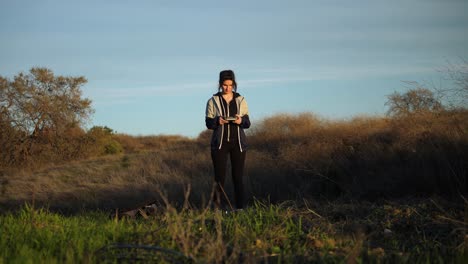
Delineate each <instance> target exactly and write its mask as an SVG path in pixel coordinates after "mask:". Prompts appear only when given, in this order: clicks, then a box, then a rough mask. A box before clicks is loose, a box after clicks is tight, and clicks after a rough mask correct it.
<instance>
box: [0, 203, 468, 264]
mask: <svg viewBox="0 0 468 264" xmlns="http://www.w3.org/2000/svg"><path fill="white" fill-rule="evenodd" d="M441 206H442V202H440V201H435V200H431V199H429V200H423V201H415V202H412V204H411V205H409V204H407V203H395V202H392V203H384V204H381V205H378V204H374V203H372V204H370V203H365V202H360V203H351V202H346V203H343V202H321V203H318V202H315V203H313V204H311V202H308V203H304V204H302V205H300V206H299V205H298V203H297V202H287V203H282V204H277V205H273V204H269V203H262V202H259V201H256V202H255V203H254V204H253V205H251V206H250V207H248V208H247V209H245V210H243V211H240V212H228V213H226V212H225V211H219V210H211V209H176V208H174V207H172V206H168V207H166V208H161V209H160V210H159V212H158V213H156V214H154V215H150V216H149V217H148V218H147V219H144V218H140V219H125V218H124V219H116V218H110V217H109V214H107V213H104V212H82V213H79V214H76V215H73V216H64V215H61V214H57V213H54V212H50V211H48V210H46V209H35V208H33V207H32V206H28V205H26V206H24V207H22V208H21V209H20V210H19V211H17V212H9V213H5V214H3V215H0V226H1V235H0V263H114V262H137V261H141V262H150V261H155V262H166V263H190V262H192V263H220V262H225V263H234V262H238V261H241V262H247V263H258V262H268V263H301V262H303V263H309V262H323V263H345V262H349V263H466V261H467V260H468V254H467V253H468V252H467V248H466V247H467V244H466V223H464V222H463V221H459V220H460V217H462V215H463V212H462V211H460V210H458V209H459V207H457V205H450V204H449V205H448V206H447V204H443V207H441ZM438 207H440V209H439V208H438ZM442 208H444V209H442ZM442 210H443V211H442ZM385 229H388V230H391V233H390V234H385V233H384V230H385Z"/></svg>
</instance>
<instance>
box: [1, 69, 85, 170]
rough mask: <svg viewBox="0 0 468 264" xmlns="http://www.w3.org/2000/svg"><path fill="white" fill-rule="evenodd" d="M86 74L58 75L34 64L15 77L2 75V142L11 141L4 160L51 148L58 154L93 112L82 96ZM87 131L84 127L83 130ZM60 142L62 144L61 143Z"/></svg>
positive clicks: (13, 160) (26, 157) (9, 160)
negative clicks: (25, 72) (73, 75)
mask: <svg viewBox="0 0 468 264" xmlns="http://www.w3.org/2000/svg"><path fill="white" fill-rule="evenodd" d="M86 82H87V80H86V79H85V78H84V77H65V76H55V75H54V73H53V72H52V71H51V70H49V69H47V68H32V69H31V70H30V71H29V73H27V74H24V73H19V74H18V75H16V76H14V78H13V79H12V80H10V79H8V78H5V77H2V76H0V113H1V116H0V122H1V127H2V128H1V132H2V135H1V139H0V141H1V142H5V141H7V142H9V144H8V146H4V147H5V149H8V151H9V153H8V155H9V156H10V158H8V159H7V161H5V160H3V161H4V163H5V162H6V163H20V162H22V161H24V160H26V159H28V158H29V157H31V156H32V155H33V154H38V153H40V152H42V151H44V148H42V147H40V146H43V145H45V144H46V145H48V146H49V148H48V149H49V150H50V151H52V152H54V153H55V154H57V155H59V154H60V153H59V152H60V151H63V150H64V149H66V146H63V143H64V142H66V141H67V140H66V139H67V136H69V135H70V131H72V130H74V129H75V130H76V129H78V130H80V128H81V126H82V125H83V124H84V122H86V120H87V119H88V118H89V116H90V115H91V113H92V112H93V110H92V108H91V100H89V99H87V98H82V91H81V86H82V85H84V84H85V83H86ZM82 134H84V131H83V132H82ZM59 143H60V144H59Z"/></svg>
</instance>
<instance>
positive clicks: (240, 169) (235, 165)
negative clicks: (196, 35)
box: [205, 70, 250, 209]
mask: <svg viewBox="0 0 468 264" xmlns="http://www.w3.org/2000/svg"><path fill="white" fill-rule="evenodd" d="M205 123H206V127H207V128H208V129H212V130H213V135H212V137H211V159H212V160H213V167H214V173H215V183H216V191H215V197H214V198H215V204H216V205H217V206H218V207H219V206H220V202H221V200H223V198H227V197H226V193H225V192H224V180H225V178H226V169H227V159H228V156H230V158H231V167H232V180H233V183H234V192H235V201H236V207H237V209H242V208H243V206H244V186H243V182H242V177H243V173H244V163H245V155H246V150H247V144H246V137H245V133H244V128H245V129H246V128H249V127H250V119H249V109H248V107H247V101H246V100H245V98H244V97H243V96H241V95H240V94H238V93H237V83H236V77H235V75H234V72H233V71H232V70H224V71H221V72H220V73H219V86H218V93H216V94H214V95H213V97H211V98H210V99H209V100H208V103H207V104H206V116H205ZM227 201H228V202H229V200H227Z"/></svg>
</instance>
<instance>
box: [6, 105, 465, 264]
mask: <svg viewBox="0 0 468 264" xmlns="http://www.w3.org/2000/svg"><path fill="white" fill-rule="evenodd" d="M209 137H210V131H203V132H201V133H200V135H199V136H198V138H195V139H190V138H185V137H181V136H146V137H133V136H128V135H113V139H114V140H115V141H117V142H119V144H121V146H122V148H123V149H124V152H123V153H121V154H116V155H107V156H100V157H93V158H88V159H83V160H75V161H70V162H67V163H61V162H59V163H54V161H49V162H48V163H41V164H39V165H37V166H24V167H21V168H0V210H1V213H0V226H1V230H0V263H38V262H39V263H54V262H55V263H102V262H121V261H123V262H136V261H141V262H142V263H146V262H150V261H154V262H159V261H166V262H168V263H178V262H180V263H184V262H194V263H221V262H225V263H233V262H239V261H240V262H245V263H301V262H302V263H309V262H325V263H466V262H467V260H468V249H467V246H468V237H467V232H466V230H467V219H468V203H467V200H466V199H467V197H468V196H467V192H466V191H467V188H466V186H467V179H466V175H467V171H468V164H467V162H466V161H467V160H468V114H467V112H466V111H455V112H444V113H437V114H434V113H425V114H421V115H414V116H409V117H405V118H383V117H359V118H354V119H352V120H342V121H333V120H325V119H321V118H319V117H316V116H314V115H313V114H310V113H305V114H300V115H295V116H292V115H278V116H275V117H271V118H267V119H265V120H263V121H261V122H258V123H257V124H256V125H255V126H254V127H252V128H251V129H250V130H249V135H248V140H249V143H250V146H251V148H250V149H249V150H248V153H247V163H246V172H245V181H244V182H245V186H246V195H247V197H249V198H248V201H247V202H248V207H247V209H245V210H244V211H242V212H229V210H228V212H227V213H226V211H224V210H223V211H216V210H212V209H210V208H211V206H210V205H209V201H210V195H211V193H212V186H213V185H212V184H213V171H212V164H211V159H210V151H209V141H210V140H209ZM189 186H190V188H189ZM189 190H190V191H189ZM226 191H227V195H228V197H233V195H232V184H231V182H230V181H228V182H227V185H226ZM149 203H151V204H154V205H155V208H156V211H155V212H151V213H148V214H147V215H142V214H141V213H140V217H136V218H133V217H127V218H125V217H124V218H120V217H115V216H112V213H113V212H116V210H117V209H118V210H119V212H122V211H125V210H126V209H135V208H142V206H144V205H147V204H149ZM119 215H120V216H122V214H120V213H119Z"/></svg>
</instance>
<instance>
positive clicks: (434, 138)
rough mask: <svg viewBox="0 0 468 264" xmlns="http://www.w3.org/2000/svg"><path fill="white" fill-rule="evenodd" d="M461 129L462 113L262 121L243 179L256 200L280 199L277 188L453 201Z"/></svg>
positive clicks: (459, 181)
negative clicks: (252, 180)
mask: <svg viewBox="0 0 468 264" xmlns="http://www.w3.org/2000/svg"><path fill="white" fill-rule="evenodd" d="M467 129H468V118H467V112H466V111H457V112H454V111H452V112H439V113H428V112H424V113H422V114H414V115H409V116H406V117H402V118H382V117H358V118H354V119H351V120H349V121H346V120H344V121H326V120H320V119H318V118H316V117H314V116H312V115H299V116H291V115H280V116H278V117H271V118H267V119H265V120H264V121H263V122H261V124H260V125H259V126H257V127H256V129H255V130H254V132H253V133H252V134H251V135H250V142H252V148H251V149H252V150H251V152H254V151H255V152H256V153H255V154H254V155H255V156H256V159H258V160H255V161H253V163H254V164H251V163H252V161H251V160H250V157H249V156H248V162H250V165H249V176H250V177H252V178H256V180H255V181H256V182H260V183H261V184H260V185H261V186H258V187H256V186H253V188H252V192H253V193H254V195H256V196H260V197H266V196H269V195H271V194H272V193H274V194H275V195H274V197H279V196H280V195H279V194H278V188H280V189H283V190H285V191H286V192H287V191H289V190H292V189H295V190H296V192H295V195H296V196H299V197H304V196H305V197H307V196H310V195H325V196H330V195H331V196H336V195H340V194H348V195H351V196H353V197H367V198H376V197H382V196H397V195H417V194H428V193H432V194H435V193H437V194H443V195H450V194H454V195H455V196H458V195H459V193H460V192H464V190H463V188H462V187H463V186H466V176H465V175H466V170H467V165H466V162H464V161H466V160H468V156H467V155H468V153H467V149H468V148H467V143H468V138H467V132H468V131H467ZM252 170H253V171H254V172H255V175H252ZM272 171H274V173H272ZM262 172H263V173H262ZM272 175H274V177H272ZM279 186H280V187H279ZM268 187H269V188H268ZM283 196H284V197H283V198H287V197H289V196H290V194H286V193H285V194H284V195H283Z"/></svg>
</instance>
